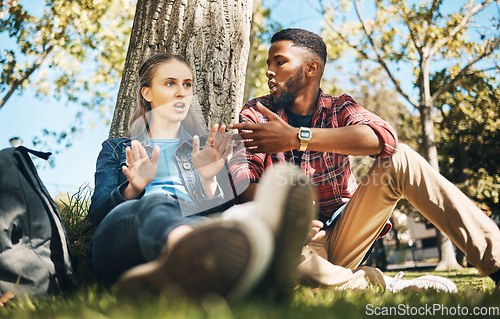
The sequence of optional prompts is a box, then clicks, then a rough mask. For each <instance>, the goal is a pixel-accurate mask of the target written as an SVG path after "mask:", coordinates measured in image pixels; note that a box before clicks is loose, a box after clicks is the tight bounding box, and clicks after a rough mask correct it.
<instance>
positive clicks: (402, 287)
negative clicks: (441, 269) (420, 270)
mask: <svg viewBox="0 0 500 319" xmlns="http://www.w3.org/2000/svg"><path fill="white" fill-rule="evenodd" d="M403 276H404V272H402V271H400V272H399V273H398V274H397V275H396V276H395V277H394V278H391V277H389V276H385V275H384V279H385V282H386V290H387V291H390V292H399V291H414V292H419V291H422V290H423V289H434V290H437V291H444V292H448V293H456V292H457V286H456V285H455V283H454V282H453V281H451V280H449V279H447V278H444V277H440V276H431V275H427V276H421V277H418V278H415V279H406V280H405V279H401V278H402V277H403Z"/></svg>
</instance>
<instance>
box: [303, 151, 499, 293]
mask: <svg viewBox="0 0 500 319" xmlns="http://www.w3.org/2000/svg"><path fill="white" fill-rule="evenodd" d="M402 197H405V198H406V199H407V200H408V201H409V202H410V203H411V204H412V205H413V206H414V207H415V208H416V209H417V210H418V211H419V212H420V213H421V214H422V215H423V216H425V217H426V218H427V219H428V220H429V221H430V222H432V224H434V225H435V226H436V227H437V228H438V229H439V230H441V231H442V232H443V233H445V234H446V235H447V236H448V237H449V238H450V239H451V240H452V242H453V243H454V244H455V245H456V246H457V247H458V248H459V249H460V250H462V251H463V252H464V253H465V254H466V255H467V260H468V262H469V263H471V264H472V265H474V266H475V267H477V269H478V270H479V272H480V273H481V274H482V275H488V274H491V273H493V272H495V271H498V270H499V269H500V231H499V229H498V227H497V225H496V224H495V223H494V222H493V221H492V220H491V219H490V218H489V217H488V216H486V214H484V213H483V212H482V211H481V210H480V209H479V208H477V207H476V206H475V205H474V204H473V203H472V201H471V200H469V199H468V198H467V197H466V196H465V195H464V194H463V193H462V192H461V191H460V190H459V189H458V188H456V187H455V186H454V185H453V184H452V183H451V182H449V181H448V180H447V179H445V178H444V177H443V176H441V175H440V174H439V173H438V172H436V171H435V170H434V169H433V168H432V167H431V166H430V165H429V164H428V163H427V161H425V160H424V159H423V158H422V157H421V156H420V155H419V154H418V153H416V152H415V151H413V150H412V149H411V148H410V147H408V146H407V145H402V144H400V147H399V150H398V152H397V153H396V154H395V155H394V156H392V157H390V158H384V159H379V160H377V161H376V162H375V163H374V164H373V166H372V168H371V169H370V171H369V172H368V173H367V175H366V176H365V177H364V179H363V181H362V182H361V185H359V188H358V189H357V190H356V192H355V194H354V196H353V197H352V198H351V200H350V201H349V203H348V204H347V206H346V208H345V209H344V211H343V212H342V214H341V215H340V216H339V217H338V218H339V220H338V221H337V223H336V224H335V226H334V227H332V228H329V229H327V232H326V236H325V238H323V240H321V241H319V242H314V243H311V244H310V245H309V247H305V248H304V250H303V262H302V263H301V264H300V265H299V274H300V277H301V279H303V280H308V281H312V282H316V283H320V284H326V285H331V286H337V287H338V288H340V289H343V288H363V287H364V286H366V285H367V282H371V283H373V284H377V283H381V284H382V285H383V286H385V283H384V282H383V277H382V274H381V273H380V271H379V270H378V269H374V268H370V267H361V268H358V266H359V264H360V263H361V261H362V259H363V257H364V256H365V254H366V253H367V252H368V250H369V248H370V247H371V245H372V244H373V242H374V241H375V239H376V238H377V235H378V234H380V232H381V231H382V229H383V227H384V225H385V223H386V222H387V220H388V219H389V217H390V215H391V214H392V211H393V210H394V207H395V206H396V203H397V202H398V201H399V199H401V198H402ZM326 260H328V261H329V262H330V263H328V262H326Z"/></svg>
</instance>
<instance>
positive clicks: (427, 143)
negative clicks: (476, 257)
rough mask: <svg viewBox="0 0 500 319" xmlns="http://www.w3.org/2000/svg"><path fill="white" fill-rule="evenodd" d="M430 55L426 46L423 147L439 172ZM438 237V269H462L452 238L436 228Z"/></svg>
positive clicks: (422, 88) (421, 79) (422, 90)
mask: <svg viewBox="0 0 500 319" xmlns="http://www.w3.org/2000/svg"><path fill="white" fill-rule="evenodd" d="M429 64H430V57H429V56H428V49H427V48H424V49H423V51H422V57H421V60H420V70H421V71H420V72H421V73H420V76H419V82H420V83H419V87H420V106H419V112H420V121H421V123H422V148H423V153H424V158H425V159H426V160H427V161H428V162H429V164H430V165H431V166H432V167H433V168H434V169H435V170H436V172H439V162H438V156H437V148H436V144H435V142H434V120H433V116H432V110H433V105H432V101H433V100H432V98H431V89H430V73H429ZM436 237H437V239H438V240H437V242H438V245H439V247H438V250H439V263H438V265H437V266H436V270H456V269H462V267H461V266H460V265H459V264H458V262H457V259H456V257H455V251H454V248H453V243H452V242H451V240H450V239H449V238H448V237H447V236H446V235H445V234H444V233H442V232H441V231H440V230H438V229H436Z"/></svg>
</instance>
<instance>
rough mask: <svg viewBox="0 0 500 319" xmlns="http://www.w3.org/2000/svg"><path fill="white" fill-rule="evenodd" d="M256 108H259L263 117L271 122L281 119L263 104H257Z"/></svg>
mask: <svg viewBox="0 0 500 319" xmlns="http://www.w3.org/2000/svg"><path fill="white" fill-rule="evenodd" d="M256 107H257V110H258V111H259V112H260V113H262V115H264V116H265V117H267V119H268V120H269V121H273V120H278V119H280V117H279V116H278V115H277V114H276V113H274V112H273V111H271V110H270V109H268V108H267V107H265V106H264V105H262V103H260V102H257V104H256Z"/></svg>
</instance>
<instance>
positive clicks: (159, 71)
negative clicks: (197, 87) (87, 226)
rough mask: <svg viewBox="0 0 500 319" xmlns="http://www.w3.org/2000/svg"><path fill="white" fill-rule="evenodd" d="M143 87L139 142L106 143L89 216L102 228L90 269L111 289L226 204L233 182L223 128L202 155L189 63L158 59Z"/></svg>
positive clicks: (135, 129)
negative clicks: (228, 172)
mask: <svg viewBox="0 0 500 319" xmlns="http://www.w3.org/2000/svg"><path fill="white" fill-rule="evenodd" d="M139 82H140V83H139V90H138V105H137V108H136V110H135V112H134V113H133V115H132V117H131V122H130V123H131V125H130V132H131V136H132V137H133V138H132V139H127V138H118V139H108V140H106V141H104V142H103V144H102V150H101V152H100V154H99V156H98V159H97V164H96V166H97V170H96V173H95V191H94V194H93V196H92V204H91V206H90V209H89V213H88V214H89V219H90V221H91V222H92V223H93V224H94V225H95V226H96V227H97V229H96V232H95V235H94V237H93V239H92V248H91V249H92V264H93V268H94V272H95V275H96V277H97V278H98V279H99V280H101V281H104V282H106V283H114V282H116V280H117V279H118V277H119V276H120V275H121V274H122V273H124V272H125V271H126V270H128V269H130V268H132V267H134V266H137V265H140V264H143V263H146V262H150V261H152V260H155V259H156V258H157V257H158V256H159V255H160V253H161V252H162V251H163V250H167V251H168V250H169V249H171V248H172V247H173V246H174V245H175V244H176V243H177V241H178V240H179V239H181V238H183V237H184V236H185V235H186V234H187V233H190V232H191V231H192V230H193V226H194V225H197V224H199V223H200V222H202V221H204V220H205V219H206V217H204V215H207V214H209V213H210V212H212V211H217V210H221V209H222V206H221V205H223V204H225V203H226V206H227V201H228V196H227V195H228V193H230V191H227V190H226V191H225V190H223V188H224V187H225V186H224V185H228V184H229V183H221V182H220V181H224V178H226V179H227V173H226V171H225V170H223V169H222V168H223V167H224V166H225V162H226V159H227V157H228V155H229V154H230V151H231V149H230V146H229V143H228V141H229V138H230V135H229V134H225V129H226V127H225V125H221V126H220V128H218V125H214V126H213V127H212V129H211V130H210V132H209V135H208V138H207V139H206V143H204V145H205V146H204V147H203V148H202V149H200V138H199V137H198V136H197V135H195V136H194V138H192V137H191V135H190V132H189V131H191V132H194V133H197V132H200V131H201V132H202V130H201V128H202V127H203V126H202V125H197V124H196V123H197V121H196V118H195V116H194V112H193V111H192V108H191V102H192V98H193V88H192V85H193V71H192V69H191V68H190V67H189V65H188V64H187V63H186V62H185V61H184V60H183V59H182V58H181V57H179V56H175V55H169V54H158V55H155V56H153V57H151V58H149V59H148V60H147V61H145V62H144V64H143V65H142V67H141V69H140V71H139ZM203 142H204V141H203ZM218 173H220V174H219V175H220V177H217V174H218ZM224 175H225V177H224ZM225 194H226V196H225Z"/></svg>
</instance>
